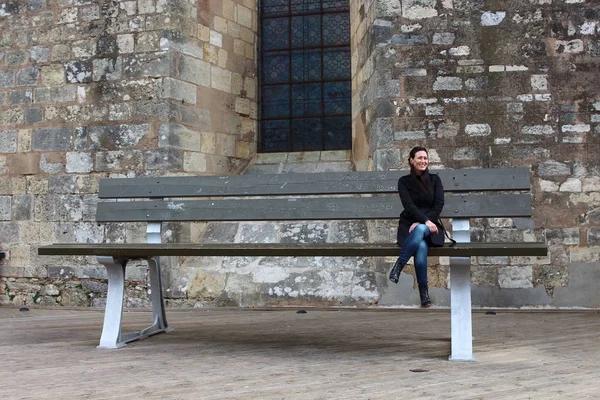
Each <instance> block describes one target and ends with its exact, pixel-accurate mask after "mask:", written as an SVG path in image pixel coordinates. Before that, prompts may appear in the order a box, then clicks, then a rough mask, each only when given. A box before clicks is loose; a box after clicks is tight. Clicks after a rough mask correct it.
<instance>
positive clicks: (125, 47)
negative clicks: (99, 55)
mask: <svg viewBox="0 0 600 400" xmlns="http://www.w3.org/2000/svg"><path fill="white" fill-rule="evenodd" d="M116 44H117V49H118V52H119V54H127V53H133V51H134V50H135V39H134V36H133V35H132V34H130V33H126V34H122V35H117V43H116Z"/></svg>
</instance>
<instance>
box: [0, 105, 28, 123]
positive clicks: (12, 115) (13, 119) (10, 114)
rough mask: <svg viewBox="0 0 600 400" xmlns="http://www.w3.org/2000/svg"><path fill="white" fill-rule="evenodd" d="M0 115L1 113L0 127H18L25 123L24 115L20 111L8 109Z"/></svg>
mask: <svg viewBox="0 0 600 400" xmlns="http://www.w3.org/2000/svg"><path fill="white" fill-rule="evenodd" d="M0 113H2V119H1V120H0V125H2V124H4V125H18V124H22V123H23V122H25V113H24V112H23V110H22V109H18V108H17V109H9V110H6V111H4V112H1V111H0Z"/></svg>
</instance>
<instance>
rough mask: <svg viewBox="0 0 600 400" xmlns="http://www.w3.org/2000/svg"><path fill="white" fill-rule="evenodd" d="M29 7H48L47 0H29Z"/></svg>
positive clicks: (31, 8)
mask: <svg viewBox="0 0 600 400" xmlns="http://www.w3.org/2000/svg"><path fill="white" fill-rule="evenodd" d="M27 8H28V9H29V10H30V11H34V12H35V11H40V10H42V9H44V8H46V0H27Z"/></svg>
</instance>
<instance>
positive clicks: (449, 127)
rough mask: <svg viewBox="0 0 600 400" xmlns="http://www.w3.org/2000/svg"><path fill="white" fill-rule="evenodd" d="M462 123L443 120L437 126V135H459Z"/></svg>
mask: <svg viewBox="0 0 600 400" xmlns="http://www.w3.org/2000/svg"><path fill="white" fill-rule="evenodd" d="M459 127H460V125H459V124H458V123H457V122H451V121H448V122H442V123H441V124H440V125H438V127H437V136H438V137H439V138H450V137H454V136H456V135H458V131H459Z"/></svg>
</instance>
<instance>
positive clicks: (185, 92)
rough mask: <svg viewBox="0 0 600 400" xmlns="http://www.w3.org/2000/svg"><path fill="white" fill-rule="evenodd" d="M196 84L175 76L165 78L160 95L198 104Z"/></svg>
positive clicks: (160, 87) (160, 88)
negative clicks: (174, 77)
mask: <svg viewBox="0 0 600 400" xmlns="http://www.w3.org/2000/svg"><path fill="white" fill-rule="evenodd" d="M196 91H197V89H196V86H195V85H192V84H191V83H188V82H184V81H181V80H178V79H173V78H163V79H162V83H161V85H160V86H159V97H160V98H167V99H173V100H177V101H180V102H182V103H184V104H185V103H188V104H196Z"/></svg>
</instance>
